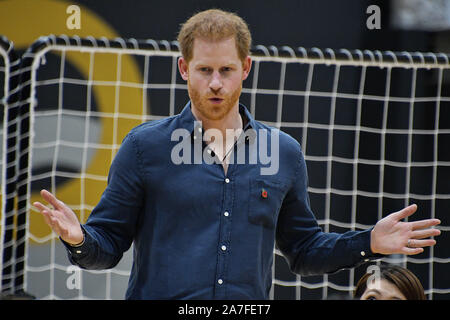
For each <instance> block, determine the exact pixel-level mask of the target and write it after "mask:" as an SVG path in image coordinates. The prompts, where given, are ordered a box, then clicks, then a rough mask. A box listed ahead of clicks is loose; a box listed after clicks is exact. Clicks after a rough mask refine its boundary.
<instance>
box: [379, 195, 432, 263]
mask: <svg viewBox="0 0 450 320" xmlns="http://www.w3.org/2000/svg"><path fill="white" fill-rule="evenodd" d="M416 210H417V205H415V204H413V205H410V206H408V207H406V208H404V209H403V210H400V211H398V212H394V213H391V214H390V215H388V216H387V217H385V218H383V219H381V220H380V221H378V222H377V224H376V225H375V227H374V228H373V230H372V234H371V239H370V240H371V241H370V248H371V250H372V252H373V253H381V254H396V253H397V254H398V253H400V254H407V255H412V254H418V253H422V252H423V250H424V249H423V247H429V246H434V245H435V244H436V241H435V240H433V239H426V238H429V237H432V236H438V235H440V234H441V231H440V230H438V229H434V228H431V227H433V226H436V225H438V224H440V223H441V221H440V220H439V219H426V220H420V221H414V222H402V221H400V220H402V219H404V218H406V217H409V216H410V215H412V214H413V213H414V212H416Z"/></svg>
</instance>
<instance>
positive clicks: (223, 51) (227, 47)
mask: <svg viewBox="0 0 450 320" xmlns="http://www.w3.org/2000/svg"><path fill="white" fill-rule="evenodd" d="M194 59H196V60H198V59H201V60H218V59H223V60H240V59H239V54H238V50H237V47H236V41H235V39H234V37H232V38H226V39H221V40H210V39H203V38H196V39H195V40H194V43H193V48H192V60H194Z"/></svg>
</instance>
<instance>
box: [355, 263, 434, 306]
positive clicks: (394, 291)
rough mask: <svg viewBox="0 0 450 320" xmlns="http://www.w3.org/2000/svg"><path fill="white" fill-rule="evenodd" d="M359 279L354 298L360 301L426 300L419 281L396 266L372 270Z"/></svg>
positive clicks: (410, 273) (406, 270)
mask: <svg viewBox="0 0 450 320" xmlns="http://www.w3.org/2000/svg"><path fill="white" fill-rule="evenodd" d="M371 269H372V270H373V272H367V273H366V274H365V275H364V276H362V277H361V279H359V281H358V284H357V285H356V289H355V292H354V296H355V298H357V299H360V300H426V297H425V293H424V290H423V287H422V284H421V283H420V281H419V279H418V278H417V277H416V276H415V275H414V274H413V273H412V272H411V271H409V270H408V269H405V268H402V267H400V266H395V265H380V266H379V267H377V266H374V268H371Z"/></svg>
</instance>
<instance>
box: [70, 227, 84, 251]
mask: <svg viewBox="0 0 450 320" xmlns="http://www.w3.org/2000/svg"><path fill="white" fill-rule="evenodd" d="M81 237H82V239H81V241H80V242H78V243H70V242H67V241H66V242H67V243H68V244H69V245H70V246H71V247H74V248H76V247H81V246H82V245H83V244H84V241H85V239H86V235H85V234H84V229H83V228H81Z"/></svg>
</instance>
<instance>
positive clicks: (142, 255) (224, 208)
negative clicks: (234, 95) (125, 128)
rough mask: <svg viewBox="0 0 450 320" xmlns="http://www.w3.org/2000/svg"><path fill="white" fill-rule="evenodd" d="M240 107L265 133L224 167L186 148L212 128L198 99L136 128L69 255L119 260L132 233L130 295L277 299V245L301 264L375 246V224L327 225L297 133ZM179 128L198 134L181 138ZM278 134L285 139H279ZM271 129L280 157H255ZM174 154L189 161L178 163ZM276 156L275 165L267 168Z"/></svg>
mask: <svg viewBox="0 0 450 320" xmlns="http://www.w3.org/2000/svg"><path fill="white" fill-rule="evenodd" d="M239 108H240V113H241V115H242V116H243V119H244V120H245V122H244V123H245V128H244V129H245V130H246V131H245V132H250V131H251V130H253V131H252V132H256V135H253V136H251V135H245V136H246V137H248V138H242V139H239V140H238V141H237V142H236V144H235V146H234V151H233V152H232V154H231V155H230V157H231V159H234V160H235V161H231V162H234V163H230V164H229V166H228V170H227V173H226V174H225V171H224V169H223V167H222V165H221V164H220V163H210V162H208V161H205V160H204V159H201V161H200V162H199V161H197V162H196V163H192V162H190V161H189V159H191V160H192V159H194V154H195V152H194V151H193V152H192V153H191V154H190V155H189V153H188V152H187V151H186V150H187V149H186V148H185V149H183V150H182V151H180V150H179V149H180V147H181V146H183V147H187V146H190V147H192V150H194V149H195V147H194V145H195V142H196V141H198V140H196V139H200V141H201V140H202V132H201V130H200V129H198V128H196V127H195V121H196V120H195V118H194V116H193V114H192V112H191V108H190V103H188V104H187V105H186V106H185V108H184V109H183V111H182V112H181V113H180V114H178V115H175V116H172V117H169V118H166V119H163V120H158V121H151V122H147V123H144V124H142V125H140V126H138V127H136V128H134V129H133V130H131V131H130V132H129V134H128V135H127V136H126V138H125V139H124V141H123V143H122V145H121V147H120V149H119V151H118V153H117V154H116V156H115V158H114V160H113V163H112V165H111V168H110V172H109V176H108V185H107V188H106V189H105V191H104V193H103V195H102V197H101V199H100V201H99V203H98V205H97V206H96V207H95V208H94V210H93V211H92V213H91V214H90V216H89V218H88V220H87V222H86V224H84V225H82V228H83V231H84V232H85V241H84V243H83V245H81V246H80V247H71V246H69V245H68V244H67V243H64V245H65V246H66V247H67V249H68V254H69V259H70V261H71V262H72V263H74V264H76V265H78V266H80V267H81V268H86V269H106V268H113V267H114V266H115V265H116V264H117V263H118V262H119V260H120V259H121V257H122V255H123V253H124V252H125V251H127V250H128V249H129V248H130V246H131V244H132V243H133V242H134V252H133V266H132V270H131V274H130V279H129V285H128V290H127V293H126V298H127V299H267V298H269V290H270V287H271V285H272V263H273V250H274V246H275V245H276V246H277V248H278V249H279V250H280V251H281V252H282V253H283V255H284V256H285V258H286V259H287V261H288V263H289V266H290V268H291V270H292V271H293V272H295V273H298V274H302V275H315V274H323V273H331V272H335V271H338V270H340V269H342V268H350V267H355V266H357V265H359V264H360V263H362V262H364V261H367V260H368V259H372V258H377V257H378V255H374V254H372V253H371V251H370V231H371V229H369V230H365V231H348V232H346V233H343V234H337V233H324V232H322V230H321V228H320V227H319V226H318V224H317V221H316V219H315V217H314V214H313V212H312V211H311V208H310V204H309V198H308V193H307V186H308V177H307V170H306V165H305V160H304V157H303V154H302V151H301V148H300V145H299V143H298V142H297V141H296V140H295V139H293V138H292V137H291V136H289V135H287V134H285V133H283V132H281V131H279V130H277V129H274V128H270V127H268V126H266V125H264V124H262V123H260V122H257V121H255V120H254V119H253V118H252V116H251V115H250V113H249V112H248V110H247V109H246V108H245V107H244V106H243V105H240V106H239ZM176 129H182V130H181V133H183V132H186V133H188V135H180V136H179V138H180V137H182V138H183V139H181V138H180V139H174V136H173V135H172V133H173V132H174V131H175V130H176ZM178 131H180V130H178ZM242 136H244V135H242ZM272 136H275V137H277V139H278V140H277V143H278V146H279V148H278V149H279V150H276V149H274V148H272V144H273V143H274V141H275V140H271V137H272ZM263 139H265V141H267V144H268V146H267V150H269V151H268V152H267V153H266V154H267V155H269V154H270V151H271V150H272V151H273V152H279V158H278V159H272V160H273V161H272V163H268V162H267V159H265V160H264V159H263V158H261V159H260V157H259V156H257V157H256V158H257V160H258V161H256V163H255V161H252V160H251V159H250V157H251V155H252V154H253V155H254V153H255V152H260V151H261V150H260V149H259V148H254V147H255V146H256V143H259V141H263ZM180 141H184V142H185V144H181V142H180ZM188 143H189V144H188ZM200 146H201V147H202V148H205V146H206V144H205V143H203V144H202V143H201V144H200ZM238 148H241V149H240V150H243V151H245V152H246V153H245V155H246V161H244V163H242V162H243V161H238V160H237V156H238V152H237V150H238ZM174 150H175V151H177V152H174ZM202 151H203V150H202ZM174 155H175V156H177V155H178V156H183V157H184V159H185V160H187V161H184V162H182V163H178V162H179V161H178V160H179V159H178V160H176V161H174ZM213 156H214V154H213ZM197 160H198V158H197ZM253 160H254V159H253ZM263 160H264V161H263ZM177 161H178V162H177ZM275 161H278V163H277V164H275V165H274V162H275ZM270 165H272V169H276V170H272V171H273V172H270V174H267V172H266V174H263V171H262V170H261V169H263V168H266V169H267V168H269V166H270ZM269 171H270V170H269Z"/></svg>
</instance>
